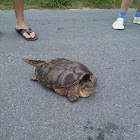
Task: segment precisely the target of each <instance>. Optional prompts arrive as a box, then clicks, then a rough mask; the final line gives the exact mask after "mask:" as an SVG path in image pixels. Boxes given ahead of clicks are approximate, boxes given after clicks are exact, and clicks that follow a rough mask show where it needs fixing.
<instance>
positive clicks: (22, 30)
mask: <svg viewBox="0 0 140 140" xmlns="http://www.w3.org/2000/svg"><path fill="white" fill-rule="evenodd" d="M16 31H17V33H19V34H20V35H21V36H22V37H23V38H24V39H26V40H28V41H34V40H37V39H38V37H37V35H36V34H35V37H34V38H26V37H25V36H24V35H23V33H27V34H28V35H30V33H32V30H31V28H29V29H28V30H27V29H16Z"/></svg>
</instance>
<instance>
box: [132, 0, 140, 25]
mask: <svg viewBox="0 0 140 140" xmlns="http://www.w3.org/2000/svg"><path fill="white" fill-rule="evenodd" d="M133 23H136V24H140V0H138V6H137V11H136V14H135V17H134V20H133Z"/></svg>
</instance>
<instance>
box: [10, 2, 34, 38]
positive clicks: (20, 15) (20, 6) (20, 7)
mask: <svg viewBox="0 0 140 140" xmlns="http://www.w3.org/2000/svg"><path fill="white" fill-rule="evenodd" d="M12 1H13V5H14V8H15V14H16V29H17V30H19V29H27V30H28V27H27V25H26V24H25V23H24V0H12ZM23 35H24V36H25V37H26V38H34V37H35V33H34V32H32V33H30V35H29V34H27V33H23Z"/></svg>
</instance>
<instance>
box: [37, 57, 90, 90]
mask: <svg viewBox="0 0 140 140" xmlns="http://www.w3.org/2000/svg"><path fill="white" fill-rule="evenodd" d="M86 74H88V75H92V73H91V72H90V70H89V69H88V68H87V67H86V66H84V65H83V64H80V63H77V62H74V61H71V60H67V59H64V58H57V59H54V60H50V61H49V62H45V63H43V64H42V65H40V66H38V67H37V68H36V76H37V79H38V80H39V82H41V83H42V84H44V85H46V86H48V87H51V88H53V87H58V88H60V87H68V86H71V85H72V84H74V83H76V82H79V80H81V79H82V78H83V77H84V76H85V75H86Z"/></svg>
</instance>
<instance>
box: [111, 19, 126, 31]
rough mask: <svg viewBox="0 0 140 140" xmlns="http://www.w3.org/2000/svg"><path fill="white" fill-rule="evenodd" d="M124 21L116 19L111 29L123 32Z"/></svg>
mask: <svg viewBox="0 0 140 140" xmlns="http://www.w3.org/2000/svg"><path fill="white" fill-rule="evenodd" d="M123 23H124V19H123V18H118V19H117V20H116V21H115V22H114V23H113V24H112V27H113V28H114V29H116V30H123V29H124V25H123Z"/></svg>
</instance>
